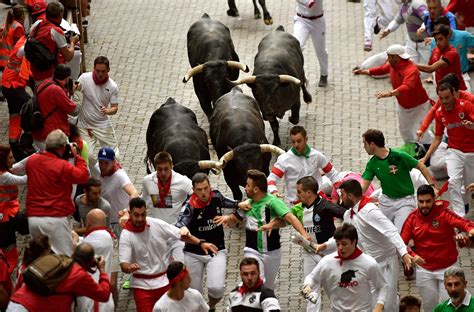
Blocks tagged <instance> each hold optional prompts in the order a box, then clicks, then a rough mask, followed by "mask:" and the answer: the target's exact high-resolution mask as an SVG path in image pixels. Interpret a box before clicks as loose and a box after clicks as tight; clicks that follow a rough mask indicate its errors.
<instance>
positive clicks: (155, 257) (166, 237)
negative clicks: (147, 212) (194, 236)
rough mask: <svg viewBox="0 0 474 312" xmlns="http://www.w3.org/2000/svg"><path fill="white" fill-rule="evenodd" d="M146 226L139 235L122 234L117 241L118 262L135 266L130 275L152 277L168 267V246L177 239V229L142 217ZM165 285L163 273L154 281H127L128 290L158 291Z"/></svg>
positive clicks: (143, 279) (145, 279) (163, 222)
mask: <svg viewBox="0 0 474 312" xmlns="http://www.w3.org/2000/svg"><path fill="white" fill-rule="evenodd" d="M146 222H147V223H148V226H146V227H145V230H144V231H143V232H141V233H134V232H130V231H128V230H126V229H124V230H123V231H122V234H121V235H120V240H119V242H120V243H119V259H120V263H124V262H126V263H130V264H132V263H138V265H139V266H140V269H139V270H137V271H135V272H134V273H138V274H143V275H155V274H159V273H162V272H165V271H166V268H167V267H168V264H169V250H168V246H171V245H173V244H174V243H175V242H176V241H179V240H180V239H181V235H179V229H178V228H177V227H175V226H174V225H171V224H168V223H166V222H165V221H163V220H160V219H155V218H150V217H147V218H146ZM166 285H168V279H167V278H166V274H165V275H162V276H160V277H157V278H136V277H133V274H132V278H131V281H130V286H131V287H132V288H141V289H158V288H161V287H164V286H166Z"/></svg>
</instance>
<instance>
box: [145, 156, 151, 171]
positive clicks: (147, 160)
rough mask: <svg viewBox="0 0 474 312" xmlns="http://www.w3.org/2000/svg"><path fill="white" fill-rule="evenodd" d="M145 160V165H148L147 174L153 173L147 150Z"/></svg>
mask: <svg viewBox="0 0 474 312" xmlns="http://www.w3.org/2000/svg"><path fill="white" fill-rule="evenodd" d="M143 162H144V163H145V165H146V173H147V174H150V173H151V169H150V158H149V157H148V152H147V154H146V156H145V158H144V159H143Z"/></svg>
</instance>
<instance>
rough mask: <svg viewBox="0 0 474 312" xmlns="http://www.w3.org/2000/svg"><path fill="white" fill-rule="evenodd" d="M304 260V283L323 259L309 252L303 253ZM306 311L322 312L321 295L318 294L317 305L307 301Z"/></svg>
mask: <svg viewBox="0 0 474 312" xmlns="http://www.w3.org/2000/svg"><path fill="white" fill-rule="evenodd" d="M302 258H303V281H304V278H306V276H308V275H309V273H311V272H312V271H313V270H314V268H315V267H316V265H317V264H318V263H319V261H320V260H321V259H322V258H323V257H321V256H320V255H318V254H310V253H308V252H305V251H303V252H302ZM307 304H308V305H307V306H306V311H307V312H320V311H321V293H319V294H318V300H317V301H316V303H312V302H310V301H307Z"/></svg>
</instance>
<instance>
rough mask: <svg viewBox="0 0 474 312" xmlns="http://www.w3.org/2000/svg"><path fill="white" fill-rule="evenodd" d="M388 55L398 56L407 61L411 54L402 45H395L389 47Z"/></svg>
mask: <svg viewBox="0 0 474 312" xmlns="http://www.w3.org/2000/svg"><path fill="white" fill-rule="evenodd" d="M387 54H389V55H398V56H400V57H401V58H402V59H405V60H407V59H409V58H410V54H408V53H407V52H406V51H405V47H404V46H402V45H400V44H394V45H391V46H389V47H388V49H387Z"/></svg>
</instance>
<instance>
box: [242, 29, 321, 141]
mask: <svg viewBox="0 0 474 312" xmlns="http://www.w3.org/2000/svg"><path fill="white" fill-rule="evenodd" d="M303 66H304V59H303V54H302V53H301V48H300V44H299V42H298V40H297V39H296V38H295V37H293V36H292V35H290V34H288V33H286V32H285V30H284V28H283V27H282V26H280V27H278V28H277V29H276V31H272V32H271V33H269V34H268V35H266V36H265V37H264V38H263V39H262V41H261V42H260V44H259V45H258V53H257V55H256V56H255V61H254V71H253V75H252V76H250V77H245V78H241V79H239V80H238V81H233V83H234V84H235V85H238V84H242V83H247V85H248V86H249V87H251V88H252V93H253V96H254V97H255V99H256V100H257V103H258V105H259V107H260V110H261V112H262V115H263V119H264V120H268V121H269V122H270V126H271V127H272V131H273V137H274V139H273V144H274V145H280V144H281V140H280V136H279V134H278V128H279V124H278V120H277V118H283V116H284V115H285V113H286V111H288V110H291V116H290V118H289V121H290V122H291V123H293V124H297V123H298V122H299V118H300V106H301V101H300V88H301V90H302V91H303V99H304V101H305V102H306V103H310V102H311V101H312V97H311V95H310V94H309V92H308V90H307V89H306V77H305V73H304V68H303Z"/></svg>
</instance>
